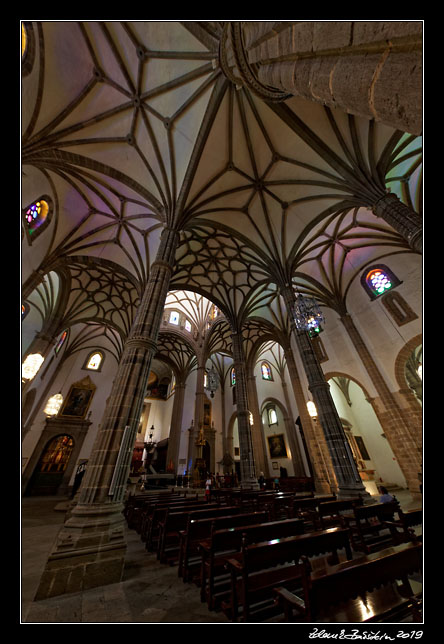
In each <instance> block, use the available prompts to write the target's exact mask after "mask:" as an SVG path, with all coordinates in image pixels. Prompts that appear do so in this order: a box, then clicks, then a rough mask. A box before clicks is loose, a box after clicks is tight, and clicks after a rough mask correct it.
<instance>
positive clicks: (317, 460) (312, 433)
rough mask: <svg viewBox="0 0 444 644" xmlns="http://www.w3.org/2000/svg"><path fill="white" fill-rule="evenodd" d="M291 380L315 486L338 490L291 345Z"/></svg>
mask: <svg viewBox="0 0 444 644" xmlns="http://www.w3.org/2000/svg"><path fill="white" fill-rule="evenodd" d="M284 351H285V360H286V362H287V367H288V373H289V374H290V382H291V385H292V388H293V394H294V397H295V400H296V406H297V408H298V411H299V417H300V419H301V424H302V427H303V428H304V438H305V444H306V447H307V449H308V452H309V456H310V462H311V465H312V468H313V472H312V474H313V478H314V486H315V489H316V491H317V492H319V493H328V492H331V491H332V489H334V490H336V489H337V485H336V477H335V473H334V470H333V466H332V464H331V458H330V454H329V453H328V450H327V447H326V445H325V437H324V436H323V435H322V430H321V428H320V427H319V425H318V424H317V423H316V424H315V423H313V422H312V420H311V418H310V415H309V413H308V411H307V400H306V397H305V395H304V392H303V390H302V384H301V380H300V378H299V373H298V370H297V367H296V362H295V359H294V355H293V349H292V348H291V346H287V347H284Z"/></svg>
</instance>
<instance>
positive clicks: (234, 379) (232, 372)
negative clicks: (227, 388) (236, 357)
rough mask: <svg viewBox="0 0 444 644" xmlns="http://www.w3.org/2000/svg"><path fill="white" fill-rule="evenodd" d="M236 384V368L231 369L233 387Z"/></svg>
mask: <svg viewBox="0 0 444 644" xmlns="http://www.w3.org/2000/svg"><path fill="white" fill-rule="evenodd" d="M235 384H236V372H235V371H234V368H233V369H232V370H231V386H232V387H233V386H234V385H235Z"/></svg>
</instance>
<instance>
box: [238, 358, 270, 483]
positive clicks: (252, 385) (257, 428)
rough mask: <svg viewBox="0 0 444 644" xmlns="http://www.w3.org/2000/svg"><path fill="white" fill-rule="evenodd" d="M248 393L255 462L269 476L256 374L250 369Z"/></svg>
mask: <svg viewBox="0 0 444 644" xmlns="http://www.w3.org/2000/svg"><path fill="white" fill-rule="evenodd" d="M236 375H237V374H236ZM247 393H248V401H249V405H250V407H249V411H250V412H251V413H252V414H253V425H252V426H251V440H252V443H253V454H254V464H255V467H256V472H265V474H266V476H269V471H268V459H267V458H266V456H265V455H266V451H265V448H264V441H265V436H264V426H263V424H262V416H261V412H260V409H259V399H258V396H257V387H256V376H255V375H254V373H252V372H251V367H250V368H249V369H248V375H247Z"/></svg>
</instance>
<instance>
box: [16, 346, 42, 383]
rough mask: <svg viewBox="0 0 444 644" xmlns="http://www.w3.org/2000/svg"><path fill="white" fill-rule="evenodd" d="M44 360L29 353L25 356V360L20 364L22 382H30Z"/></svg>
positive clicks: (35, 354) (39, 355)
mask: <svg viewBox="0 0 444 644" xmlns="http://www.w3.org/2000/svg"><path fill="white" fill-rule="evenodd" d="M44 360H45V358H44V357H43V356H42V355H41V354H40V353H31V354H29V355H28V356H26V360H25V361H24V363H23V364H22V381H23V382H26V381H27V380H32V379H33V378H34V376H35V375H36V373H37V371H38V370H39V369H40V367H41V366H42V363H43V361H44Z"/></svg>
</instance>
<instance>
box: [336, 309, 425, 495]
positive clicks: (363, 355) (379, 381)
mask: <svg viewBox="0 0 444 644" xmlns="http://www.w3.org/2000/svg"><path fill="white" fill-rule="evenodd" d="M340 319H341V322H342V324H343V325H344V328H345V329H346V331H347V333H348V335H349V337H350V339H351V341H352V343H353V345H354V347H355V349H356V351H357V353H358V355H359V357H360V359H361V361H362V364H363V365H364V367H365V369H366V371H367V373H368V375H369V377H370V379H371V381H372V383H373V386H374V387H375V389H376V391H377V393H378V396H379V403H380V404H379V405H377V407H379V409H377V410H375V411H377V415H378V419H379V421H380V422H381V425H382V427H383V429H384V434H385V435H386V436H387V439H388V441H389V443H390V446H391V448H392V450H393V453H394V454H395V457H396V459H397V461H398V463H399V466H400V468H401V470H402V472H403V474H404V476H405V478H406V481H407V485H408V487H409V490H410V492H411V493H412V494H420V491H419V478H418V475H419V474H420V473H421V472H422V459H421V455H422V443H421V435H420V434H419V433H416V432H415V430H414V429H412V428H411V427H410V424H409V422H408V413H409V412H407V417H406V416H405V415H404V414H403V412H402V409H401V408H400V407H399V405H398V403H397V401H396V399H395V397H394V396H393V394H392V393H391V391H390V389H389V388H388V386H387V383H386V382H385V380H384V378H383V376H382V374H381V372H380V371H379V369H378V367H377V365H376V362H375V361H374V360H373V358H372V355H371V353H370V351H369V350H368V348H367V346H366V344H365V342H364V339H363V337H362V336H361V334H360V333H359V330H358V329H357V327H356V325H355V323H354V321H353V319H352V317H351V316H350V315H348V314H346V315H342V316H341V318H340ZM381 404H382V408H381Z"/></svg>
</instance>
